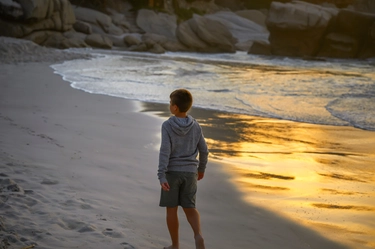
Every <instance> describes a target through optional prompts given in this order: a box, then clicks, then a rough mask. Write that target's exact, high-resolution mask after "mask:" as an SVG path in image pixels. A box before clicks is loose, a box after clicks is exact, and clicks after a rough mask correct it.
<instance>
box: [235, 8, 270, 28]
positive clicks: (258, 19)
mask: <svg viewBox="0 0 375 249" xmlns="http://www.w3.org/2000/svg"><path fill="white" fill-rule="evenodd" d="M235 13H236V14H237V15H239V16H241V17H243V18H246V19H248V20H250V21H253V22H255V23H257V24H259V25H261V26H263V27H265V28H266V27H267V25H266V18H267V16H266V15H265V14H264V13H263V12H261V11H260V10H239V11H236V12H235Z"/></svg>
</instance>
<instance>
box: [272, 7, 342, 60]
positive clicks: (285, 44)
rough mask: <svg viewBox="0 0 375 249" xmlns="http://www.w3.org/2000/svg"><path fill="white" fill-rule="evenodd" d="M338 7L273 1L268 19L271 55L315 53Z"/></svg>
mask: <svg viewBox="0 0 375 249" xmlns="http://www.w3.org/2000/svg"><path fill="white" fill-rule="evenodd" d="M337 14H338V10H337V9H331V8H324V7H321V6H318V5H314V4H308V3H305V2H299V1H293V2H292V3H287V4H283V3H279V2H272V4H271V8H270V11H269V15H268V18H267V21H266V23H267V27H268V30H269V31H270V37H269V41H270V43H271V49H272V54H274V55H285V56H297V57H303V56H314V55H316V53H317V52H318V50H319V46H320V41H321V40H322V38H323V36H324V34H325V33H326V31H327V29H328V27H329V25H330V22H331V20H332V18H333V17H335V16H336V15H337Z"/></svg>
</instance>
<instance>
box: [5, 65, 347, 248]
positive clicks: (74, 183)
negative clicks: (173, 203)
mask: <svg viewBox="0 0 375 249" xmlns="http://www.w3.org/2000/svg"><path fill="white" fill-rule="evenodd" d="M140 109H141V105H140V103H138V102H135V101H129V100H124V99H121V98H115V97H109V96H101V95H92V94H89V93H85V92H83V91H79V90H75V89H73V88H71V87H70V86H69V84H68V83H67V82H64V81H63V80H62V79H61V77H60V76H59V75H56V74H53V70H52V69H51V68H50V67H49V66H48V64H47V63H45V62H44V63H35V62H32V63H30V62H29V63H21V64H14V63H8V64H0V131H1V132H0V248H2V249H3V248H26V247H27V246H31V245H35V248H90V249H92V248H98V249H99V248H100V249H103V248H125V249H127V248H139V249H146V248H147V249H151V248H163V246H167V245H169V235H168V232H167V229H166V225H165V218H164V209H162V208H160V207H158V199H159V191H160V186H159V184H158V180H157V177H156V170H157V160H158V147H159V142H160V137H159V131H160V125H161V123H162V122H163V119H161V118H158V117H156V116H152V115H149V114H146V113H142V112H140ZM198 192H199V193H198V209H199V211H200V213H201V216H202V230H203V233H204V236H205V240H206V248H208V249H209V248H211V249H213V248H215V249H227V248H234V249H245V248H254V249H257V248H259V249H264V248H278V249H280V248H285V249H293V248H295V249H305V248H306V249H310V248H316V249H322V248H335V249H336V248H347V247H345V246H342V245H339V244H337V243H336V242H332V241H330V240H329V239H327V238H324V237H323V236H321V235H319V234H318V233H316V232H314V231H312V230H310V229H308V228H305V227H303V226H302V225H300V224H297V223H296V222H293V221H290V220H288V219H285V218H282V217H280V216H279V215H277V214H275V213H273V212H270V211H267V210H266V209H264V208H261V207H257V206H255V205H251V204H249V203H246V202H244V201H243V200H242V194H241V193H240V192H239V191H238V190H237V189H236V188H234V186H233V185H232V183H231V182H230V177H229V176H228V175H227V174H226V173H225V172H224V170H223V165H222V164H218V163H214V162H213V160H211V161H210V162H209V164H208V167H207V173H206V176H205V178H204V179H203V180H202V181H200V182H199V191H198ZM180 217H181V222H180V225H181V229H180V234H181V248H184V249H192V248H194V246H193V245H194V243H193V234H192V232H191V230H190V228H189V226H188V225H187V222H186V220H185V219H184V217H183V216H182V213H181V216H180Z"/></svg>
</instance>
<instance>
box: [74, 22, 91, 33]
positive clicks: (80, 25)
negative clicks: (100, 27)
mask: <svg viewBox="0 0 375 249" xmlns="http://www.w3.org/2000/svg"><path fill="white" fill-rule="evenodd" d="M73 28H74V30H75V31H77V32H81V33H84V34H88V35H89V34H91V33H92V27H91V25H90V24H89V23H87V22H82V21H76V23H75V24H74V25H73Z"/></svg>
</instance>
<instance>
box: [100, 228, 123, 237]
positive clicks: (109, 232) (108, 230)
mask: <svg viewBox="0 0 375 249" xmlns="http://www.w3.org/2000/svg"><path fill="white" fill-rule="evenodd" d="M102 233H103V234H104V235H105V236H108V237H111V238H123V237H124V235H123V234H122V233H121V232H115V231H113V229H111V228H106V229H105V230H104V231H103V232H102Z"/></svg>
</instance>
